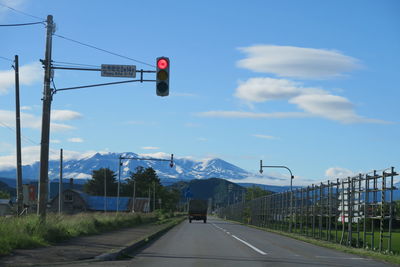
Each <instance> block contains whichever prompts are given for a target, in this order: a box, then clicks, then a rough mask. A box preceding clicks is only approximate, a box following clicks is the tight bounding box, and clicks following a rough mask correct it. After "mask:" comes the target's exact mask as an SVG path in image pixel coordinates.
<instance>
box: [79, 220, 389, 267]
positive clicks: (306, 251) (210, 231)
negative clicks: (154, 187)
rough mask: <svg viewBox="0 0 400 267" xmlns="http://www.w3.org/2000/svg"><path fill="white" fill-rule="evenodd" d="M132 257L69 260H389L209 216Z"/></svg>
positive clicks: (168, 262) (325, 262)
mask: <svg viewBox="0 0 400 267" xmlns="http://www.w3.org/2000/svg"><path fill="white" fill-rule="evenodd" d="M131 257H132V258H130V259H125V260H120V261H113V262H96V263H93V262H92V263H81V264H74V266H163V267H166V266H174V267H176V266H246V267H247V266H375V267H378V266H391V265H390V264H386V263H383V262H380V261H376V260H372V259H368V258H363V257H361V256H357V255H353V254H347V253H342V252H338V251H335V250H331V249H327V248H322V247H318V246H315V245H311V244H308V243H305V242H302V241H298V240H294V239H291V238H288V237H284V236H280V235H277V234H273V233H268V232H265V231H261V230H258V229H254V228H250V227H247V226H243V225H239V224H235V223H230V222H225V221H222V220H220V219H217V218H213V217H211V218H209V219H208V221H207V223H206V224H205V223H203V222H202V221H193V222H192V223H189V222H188V221H184V222H183V223H181V224H180V225H178V226H176V227H174V228H173V229H172V230H170V231H169V232H168V233H166V234H165V235H163V236H162V237H160V238H159V239H158V240H156V241H154V242H153V243H151V244H150V245H148V246H147V247H145V248H143V249H142V250H141V251H138V252H136V253H135V254H132V255H131Z"/></svg>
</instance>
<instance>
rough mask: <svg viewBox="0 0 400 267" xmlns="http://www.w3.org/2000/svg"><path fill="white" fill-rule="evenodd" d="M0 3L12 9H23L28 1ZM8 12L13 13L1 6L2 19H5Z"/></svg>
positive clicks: (3, 0) (6, 0)
mask: <svg viewBox="0 0 400 267" xmlns="http://www.w3.org/2000/svg"><path fill="white" fill-rule="evenodd" d="M0 3H1V4H3V5H6V6H9V7H11V8H15V9H19V10H20V9H22V6H23V5H24V4H25V3H26V0H0ZM8 12H12V11H11V10H10V9H8V8H6V7H4V6H0V19H2V18H4V17H5V16H6V14H7V13H8Z"/></svg>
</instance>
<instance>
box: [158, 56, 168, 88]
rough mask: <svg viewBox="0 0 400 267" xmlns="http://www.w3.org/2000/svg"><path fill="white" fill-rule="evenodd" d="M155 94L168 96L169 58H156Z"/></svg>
mask: <svg viewBox="0 0 400 267" xmlns="http://www.w3.org/2000/svg"><path fill="white" fill-rule="evenodd" d="M156 66H157V71H156V93H157V95H158V96H168V95H169V58H167V57H158V58H157V64H156Z"/></svg>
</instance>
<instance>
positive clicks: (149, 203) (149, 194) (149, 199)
mask: <svg viewBox="0 0 400 267" xmlns="http://www.w3.org/2000/svg"><path fill="white" fill-rule="evenodd" d="M150 200H151V194H150V185H149V212H150V211H151V210H150V208H151V206H150V202H151V201H150Z"/></svg>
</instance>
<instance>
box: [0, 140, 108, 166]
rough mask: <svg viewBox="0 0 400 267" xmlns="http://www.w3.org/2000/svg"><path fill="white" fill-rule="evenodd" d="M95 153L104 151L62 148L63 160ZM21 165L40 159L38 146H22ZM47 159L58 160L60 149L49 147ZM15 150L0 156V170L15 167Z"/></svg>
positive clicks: (81, 157) (89, 155)
mask: <svg viewBox="0 0 400 267" xmlns="http://www.w3.org/2000/svg"><path fill="white" fill-rule="evenodd" d="M96 153H105V152H104V151H101V152H99V151H86V152H79V151H72V150H64V151H63V157H64V160H72V159H76V160H77V159H83V158H87V157H91V156H93V155H94V154H96ZM22 155H23V157H22V165H30V164H33V163H35V162H38V161H39V159H40V146H27V147H23V148H22ZM49 159H50V160H59V159H60V151H59V150H55V149H51V148H50V151H49ZM15 162H16V158H15V152H13V153H12V154H10V155H7V156H0V170H7V169H13V168H15Z"/></svg>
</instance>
